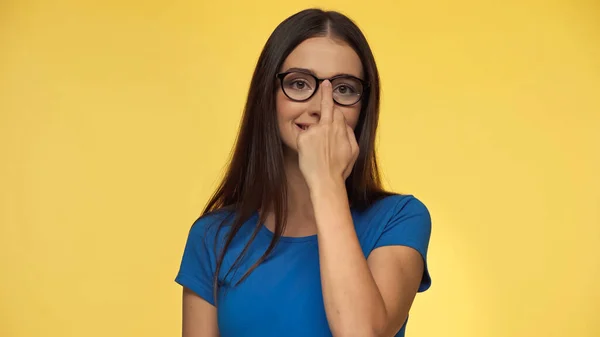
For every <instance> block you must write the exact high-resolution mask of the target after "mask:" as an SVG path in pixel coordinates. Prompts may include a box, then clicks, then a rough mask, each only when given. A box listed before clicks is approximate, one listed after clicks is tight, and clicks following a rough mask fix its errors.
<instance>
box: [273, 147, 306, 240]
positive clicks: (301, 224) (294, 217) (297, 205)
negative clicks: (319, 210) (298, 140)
mask: <svg viewBox="0 0 600 337" xmlns="http://www.w3.org/2000/svg"><path fill="white" fill-rule="evenodd" d="M284 169H285V175H286V180H287V210H288V214H287V225H286V229H285V232H284V234H283V235H284V236H308V235H313V234H315V233H316V231H317V226H316V222H315V216H314V210H313V206H312V202H311V200H310V190H309V188H308V185H307V184H306V180H305V179H304V176H303V175H302V172H301V171H300V165H299V162H298V153H296V152H294V151H289V150H288V151H284ZM265 226H267V228H269V229H270V230H271V231H274V230H275V217H274V213H273V210H272V209H269V210H268V211H267V219H266V222H265Z"/></svg>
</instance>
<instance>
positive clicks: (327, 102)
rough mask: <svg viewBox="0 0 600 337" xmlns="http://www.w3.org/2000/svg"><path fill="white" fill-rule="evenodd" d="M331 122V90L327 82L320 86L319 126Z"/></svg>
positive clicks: (329, 83)
mask: <svg viewBox="0 0 600 337" xmlns="http://www.w3.org/2000/svg"><path fill="white" fill-rule="evenodd" d="M332 120H333V89H332V88H331V82H329V80H325V81H323V84H322V85H321V120H320V121H319V122H320V123H321V124H325V123H331V122H332Z"/></svg>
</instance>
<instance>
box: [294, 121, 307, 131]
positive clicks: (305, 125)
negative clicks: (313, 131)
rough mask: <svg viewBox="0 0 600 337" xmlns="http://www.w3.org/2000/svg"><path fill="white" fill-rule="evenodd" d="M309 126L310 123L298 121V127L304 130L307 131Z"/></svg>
mask: <svg viewBox="0 0 600 337" xmlns="http://www.w3.org/2000/svg"><path fill="white" fill-rule="evenodd" d="M309 126H310V125H308V124H298V123H296V127H297V128H298V129H300V130H302V131H306V130H308V128H309Z"/></svg>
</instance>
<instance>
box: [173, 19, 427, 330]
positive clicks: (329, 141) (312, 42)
mask: <svg viewBox="0 0 600 337" xmlns="http://www.w3.org/2000/svg"><path fill="white" fill-rule="evenodd" d="M378 115H379V75H378V72H377V68H376V66H375V61H374V58H373V55H372V53H371V50H370V48H369V46H368V44H367V41H366V39H365V37H364V36H363V34H362V33H361V31H360V30H359V28H358V27H357V26H356V25H355V24H354V23H353V22H352V21H351V20H350V19H348V18H347V17H345V16H343V15H342V14H340V13H337V12H324V11H321V10H317V9H310V10H305V11H302V12H299V13H297V14H295V15H293V16H291V17H289V18H288V19H286V20H285V21H283V22H282V23H281V24H280V25H279V26H278V27H277V28H276V29H275V31H274V32H273V34H272V35H271V36H270V38H269V40H268V41H267V43H266V45H265V47H264V49H263V51H262V53H261V55H260V58H259V60H258V64H257V67H256V70H255V72H254V75H253V78H252V82H251V85H250V91H249V94H248V100H247V103H246V107H245V111H244V116H243V122H242V124H241V128H240V130H239V135H238V139H237V144H236V146H235V151H234V154H233V157H232V161H231V163H230V165H229V168H228V171H227V174H226V176H225V178H224V179H223V181H222V183H221V184H220V186H219V187H218V189H217V191H216V192H215V194H214V195H213V197H212V198H211V200H210V201H209V202H208V204H207V206H206V208H205V210H204V212H203V215H202V216H201V217H200V218H199V219H198V220H197V221H196V222H195V223H194V225H193V226H192V228H191V230H190V233H189V236H188V241H187V244H186V248H185V251H184V254H183V258H182V263H181V268H180V270H179V273H178V275H177V278H176V281H177V282H178V283H179V284H181V285H182V286H183V288H184V290H183V336H185V337H191V336H202V337H213V336H227V337H228V336H235V337H243V336H260V337H266V336H332V335H334V336H361V337H365V336H404V330H405V323H406V320H407V317H408V312H409V309H410V307H411V305H412V302H413V299H414V297H415V295H416V293H417V292H418V291H424V290H426V289H427V288H428V287H429V285H430V278H429V274H428V271H427V266H426V254H427V247H428V244H429V237H430V232H431V220H430V216H429V212H428V211H427V208H426V207H425V206H424V205H423V204H422V203H421V202H420V201H419V200H418V199H416V198H415V197H413V196H410V195H398V194H394V193H390V192H386V191H384V190H383V189H382V187H381V183H380V180H379V175H378V168H377V162H376V156H375V149H374V143H375V130H376V127H377V121H378Z"/></svg>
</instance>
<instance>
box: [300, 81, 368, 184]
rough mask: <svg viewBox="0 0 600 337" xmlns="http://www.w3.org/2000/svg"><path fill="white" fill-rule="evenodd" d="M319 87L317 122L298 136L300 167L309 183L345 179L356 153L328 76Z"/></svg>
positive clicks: (350, 170)
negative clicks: (335, 102) (336, 104)
mask: <svg viewBox="0 0 600 337" xmlns="http://www.w3.org/2000/svg"><path fill="white" fill-rule="evenodd" d="M321 91H322V99H321V119H320V120H319V123H318V124H315V125H313V126H311V127H310V128H309V129H308V130H306V131H304V132H301V133H300V134H299V135H298V138H297V143H298V155H299V162H300V171H301V172H302V174H303V175H304V178H305V179H306V181H307V183H308V185H309V187H311V186H316V185H315V184H320V183H325V182H331V181H334V182H340V181H341V182H344V181H345V180H346V179H347V178H348V176H349V175H350V173H351V172H352V168H353V166H354V163H355V162H356V158H357V157H358V153H359V148H358V144H357V142H356V137H355V136H354V131H353V130H352V128H351V127H350V126H349V125H348V124H347V123H346V118H345V117H344V114H343V113H342V112H341V111H339V109H337V108H336V107H335V105H334V102H333V91H332V87H331V83H330V82H329V81H328V80H325V81H323V84H322V85H321Z"/></svg>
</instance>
